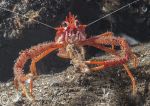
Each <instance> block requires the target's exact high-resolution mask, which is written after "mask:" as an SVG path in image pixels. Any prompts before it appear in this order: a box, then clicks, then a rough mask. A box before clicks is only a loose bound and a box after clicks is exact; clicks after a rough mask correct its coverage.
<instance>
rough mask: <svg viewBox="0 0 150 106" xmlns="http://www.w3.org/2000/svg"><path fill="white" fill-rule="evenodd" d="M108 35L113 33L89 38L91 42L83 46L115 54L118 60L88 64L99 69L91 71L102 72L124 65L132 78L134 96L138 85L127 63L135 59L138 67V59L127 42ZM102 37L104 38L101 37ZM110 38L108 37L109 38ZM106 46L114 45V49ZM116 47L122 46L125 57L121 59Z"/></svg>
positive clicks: (86, 42)
mask: <svg viewBox="0 0 150 106" xmlns="http://www.w3.org/2000/svg"><path fill="white" fill-rule="evenodd" d="M108 35H111V33H110V34H109V33H104V34H103V35H99V36H96V37H93V38H89V40H86V41H85V42H83V45H89V46H94V47H96V48H98V49H101V50H104V51H105V52H109V53H111V54H114V55H115V56H116V57H117V59H114V60H106V61H102V62H101V61H86V63H87V64H96V65H98V66H97V67H94V68H91V71H98V70H102V69H104V68H107V67H110V66H116V65H118V64H120V65H123V66H124V68H125V70H126V71H127V73H128V76H129V77H130V79H131V81H132V89H133V94H135V93H136V83H135V79H134V77H133V75H132V74H131V72H130V70H129V69H128V67H127V65H125V63H126V62H127V61H128V60H129V58H133V59H134V66H135V67H136V66H137V62H138V61H137V57H136V56H135V55H134V54H133V53H132V52H131V51H130V48H129V46H128V44H127V42H126V41H125V40H124V39H122V38H119V37H118V38H117V37H113V36H112V37H110V36H108ZM101 36H102V37H101ZM107 36H108V37H107ZM105 45H112V49H110V48H108V47H105ZM114 46H120V48H121V49H122V51H123V52H124V56H123V57H122V58H121V56H120V55H119V53H117V52H116V51H115V50H114Z"/></svg>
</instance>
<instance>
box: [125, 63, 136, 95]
mask: <svg viewBox="0 0 150 106" xmlns="http://www.w3.org/2000/svg"><path fill="white" fill-rule="evenodd" d="M123 66H124V68H125V70H126V72H127V74H128V76H129V77H130V79H131V83H132V89H133V92H132V93H133V95H135V94H136V92H137V88H136V82H135V79H134V77H133V75H132V73H131V71H130V70H129V68H128V66H127V65H126V64H123Z"/></svg>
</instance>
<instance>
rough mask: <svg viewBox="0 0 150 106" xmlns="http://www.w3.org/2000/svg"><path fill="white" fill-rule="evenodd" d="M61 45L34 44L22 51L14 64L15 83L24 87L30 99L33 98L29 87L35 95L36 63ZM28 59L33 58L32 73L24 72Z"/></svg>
mask: <svg viewBox="0 0 150 106" xmlns="http://www.w3.org/2000/svg"><path fill="white" fill-rule="evenodd" d="M61 47H63V45H62V44H56V43H51V42H46V43H42V44H39V45H37V46H33V47H31V48H30V49H27V50H25V51H22V52H21V53H20V56H19V57H18V59H17V60H16V63H15V65H14V75H15V78H14V84H15V87H16V89H17V90H18V87H21V88H22V91H23V95H25V96H27V98H28V99H29V100H32V98H31V97H30V96H29V94H28V92H27V89H28V88H29V92H30V94H31V96H32V97H33V95H32V88H33V80H34V76H35V75H37V74H36V68H35V67H34V64H35V63H36V62H37V61H39V60H40V59H42V58H43V57H44V56H46V55H47V54H48V53H50V52H52V51H53V50H55V49H58V48H61ZM28 59H32V62H31V66H30V67H31V68H30V71H31V73H29V74H27V75H25V74H24V72H23V67H24V64H25V63H26V61H27V60H28Z"/></svg>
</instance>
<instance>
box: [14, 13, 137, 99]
mask: <svg viewBox="0 0 150 106" xmlns="http://www.w3.org/2000/svg"><path fill="white" fill-rule="evenodd" d="M85 28H86V25H81V24H80V23H79V21H78V20H77V19H76V17H75V16H74V15H72V14H71V13H69V16H68V17H66V19H65V21H64V22H63V23H62V25H61V26H60V27H57V28H55V29H56V30H57V32H56V37H55V41H54V42H45V43H41V44H38V45H37V46H33V47H31V48H30V49H26V50H24V51H21V52H20V55H19V57H18V58H17V60H16V63H15V65H14V68H13V69H14V76H15V78H14V84H15V87H16V89H17V90H18V89H19V87H21V89H22V91H23V94H24V95H25V96H27V97H28V98H29V99H31V100H32V98H31V97H30V96H29V94H30V95H32V88H33V80H34V78H35V76H37V72H36V63H37V62H38V61H39V60H41V59H42V58H43V57H44V56H46V55H48V54H49V53H51V52H52V51H54V50H56V49H58V53H57V55H58V56H59V57H62V58H70V59H72V60H73V59H74V58H76V57H75V54H74V55H71V54H73V51H74V48H78V49H79V50H80V51H81V53H82V54H83V55H84V49H83V46H85V45H88V46H93V47H95V48H98V49H100V50H103V51H105V52H109V53H111V54H113V55H115V56H116V58H115V59H114V60H105V61H94V60H88V61H86V60H84V59H82V61H83V62H84V64H83V65H85V67H86V68H83V69H82V71H81V72H82V73H87V72H94V71H99V70H103V69H105V68H108V67H113V66H117V65H123V66H124V68H125V70H126V72H127V74H128V76H129V77H130V79H131V82H132V89H133V94H135V93H136V82H135V79H134V77H133V75H132V73H131V72H130V70H129V69H128V67H127V65H126V63H127V62H128V61H129V59H130V58H132V59H133V60H134V61H133V62H134V66H135V67H136V66H137V58H136V56H135V55H134V54H133V53H132V52H131V50H130V47H129V45H128V43H127V41H126V40H125V39H124V38H121V37H115V36H113V33H112V32H106V33H104V34H101V35H98V36H94V37H91V38H87V37H86V33H85ZM107 45H110V46H111V47H108V46H107ZM115 46H120V48H121V50H120V52H116V50H115V48H114V47H115ZM122 54H123V56H122ZM28 59H31V60H32V61H31V65H30V73H29V74H27V75H25V74H24V72H23V67H24V64H25V63H26V61H27V60H28ZM90 64H95V65H97V66H96V67H93V68H87V67H88V65H90ZM26 84H29V93H28V91H27V89H26V87H27V85H26ZM32 97H33V95H32Z"/></svg>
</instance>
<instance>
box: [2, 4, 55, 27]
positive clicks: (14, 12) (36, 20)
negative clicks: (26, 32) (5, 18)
mask: <svg viewBox="0 0 150 106" xmlns="http://www.w3.org/2000/svg"><path fill="white" fill-rule="evenodd" d="M0 9H2V10H5V11H8V12H11V13H14V14H16V15H19V16H21V17H24V18H28V19H30V18H29V17H28V16H26V15H22V14H19V13H17V12H14V11H12V10H10V9H7V8H4V7H1V6H0ZM32 21H34V22H36V23H39V24H41V25H44V26H46V27H49V28H51V29H54V30H56V29H55V28H54V27H52V26H50V25H47V24H45V23H43V22H40V21H37V20H35V19H32Z"/></svg>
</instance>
